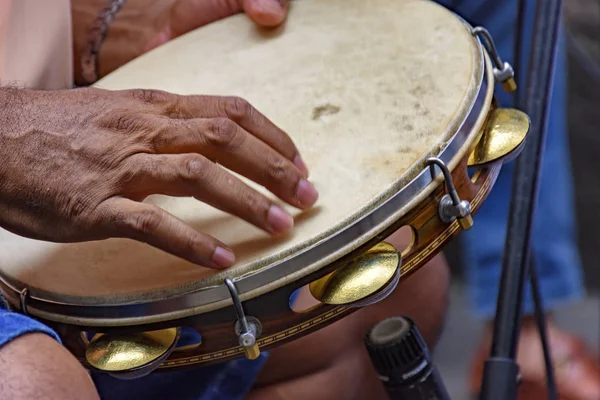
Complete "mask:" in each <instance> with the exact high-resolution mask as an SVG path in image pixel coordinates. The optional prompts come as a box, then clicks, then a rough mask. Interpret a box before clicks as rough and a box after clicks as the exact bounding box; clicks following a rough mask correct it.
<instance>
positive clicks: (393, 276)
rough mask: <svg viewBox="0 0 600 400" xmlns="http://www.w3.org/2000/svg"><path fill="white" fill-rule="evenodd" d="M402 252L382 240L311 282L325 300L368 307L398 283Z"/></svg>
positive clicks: (337, 303)
mask: <svg viewBox="0 0 600 400" xmlns="http://www.w3.org/2000/svg"><path fill="white" fill-rule="evenodd" d="M401 265H402V256H401V255H400V253H399V252H398V250H396V248H395V247H394V246H392V245H391V244H389V243H386V242H381V243H379V244H377V245H375V246H374V247H372V248H370V249H369V250H367V251H366V252H364V253H363V254H361V255H359V256H358V257H356V258H354V259H352V260H350V261H344V262H342V263H341V264H340V265H338V267H337V268H336V269H335V270H334V271H333V272H331V273H329V274H327V275H325V276H324V277H322V278H320V279H317V280H316V281H314V282H311V283H310V284H309V286H308V287H309V289H310V293H311V294H312V295H313V297H314V298H315V299H316V300H318V301H320V302H321V303H323V304H329V305H344V306H347V307H364V306H367V305H370V304H374V303H377V302H379V301H381V300H383V299H385V298H386V297H387V296H388V295H389V294H390V293H392V291H393V290H394V289H395V288H396V286H397V285H398V282H399V280H400V266H401Z"/></svg>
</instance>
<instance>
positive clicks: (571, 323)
mask: <svg viewBox="0 0 600 400" xmlns="http://www.w3.org/2000/svg"><path fill="white" fill-rule="evenodd" d="M563 5H564V20H565V21H564V22H565V26H566V30H567V35H568V55H569V110H568V118H569V140H570V147H571V162H572V166H571V167H572V170H573V175H574V180H575V196H576V197H575V206H576V213H577V223H578V241H579V250H580V256H581V259H582V263H583V267H584V274H585V282H586V289H587V297H586V298H585V299H584V300H583V301H581V302H578V303H574V304H572V305H569V306H566V307H563V308H560V309H558V310H557V311H556V313H555V318H556V319H555V321H556V322H557V323H558V324H559V325H560V327H561V328H563V329H565V330H567V331H570V332H574V333H577V334H579V335H580V336H581V337H582V338H583V339H585V340H586V341H587V343H588V344H589V345H590V346H591V347H592V348H593V349H594V350H596V351H598V350H599V349H600V265H599V264H600V263H599V259H600V210H599V206H600V1H598V0H568V1H564V2H563ZM446 256H447V258H448V260H449V262H450V264H451V266H452V270H453V284H452V292H451V299H450V301H451V304H450V310H449V315H448V319H447V321H446V327H445V331H444V334H443V337H442V340H441V342H440V343H439V345H438V347H437V348H436V354H435V357H436V363H437V366H438V367H439V369H440V372H441V374H442V375H443V377H444V380H445V382H446V385H447V386H448V389H449V391H450V392H451V393H450V394H451V396H452V398H453V399H457V400H462V399H465V400H466V399H468V398H469V394H468V386H467V385H468V373H469V366H470V362H471V359H472V356H473V355H474V354H473V353H474V352H475V351H476V350H477V349H476V348H475V347H476V345H475V344H476V343H477V344H478V343H479V341H480V338H481V335H482V332H483V328H484V325H483V322H482V321H481V320H479V319H476V318H475V317H474V316H472V315H471V314H470V313H469V309H468V307H467V299H466V289H465V288H464V280H463V271H462V269H461V268H460V252H459V251H458V246H457V243H452V244H451V245H450V246H448V248H447V250H446ZM467 343H469V344H473V345H468V346H467V345H465V344H467Z"/></svg>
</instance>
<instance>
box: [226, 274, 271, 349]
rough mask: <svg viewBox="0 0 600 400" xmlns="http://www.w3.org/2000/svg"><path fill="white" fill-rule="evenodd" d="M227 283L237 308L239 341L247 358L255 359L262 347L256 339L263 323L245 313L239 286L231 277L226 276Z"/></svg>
mask: <svg viewBox="0 0 600 400" xmlns="http://www.w3.org/2000/svg"><path fill="white" fill-rule="evenodd" d="M225 285H226V286H227V289H228V290H229V294H230V295H231V299H232V300H233V308H234V309H235V314H236V316H237V321H236V322H235V327H234V331H235V334H236V335H237V337H238V342H239V344H240V346H242V347H243V348H244V353H245V354H246V358H248V359H249V360H255V359H257V358H258V356H259V355H260V349H259V347H258V344H257V343H256V339H257V338H258V337H259V336H260V334H261V333H262V325H261V323H260V321H259V320H258V319H257V318H254V317H250V316H248V317H247V316H246V314H245V313H244V308H243V307H242V301H241V300H240V296H239V292H238V289H237V286H236V285H235V283H234V282H233V280H231V278H225Z"/></svg>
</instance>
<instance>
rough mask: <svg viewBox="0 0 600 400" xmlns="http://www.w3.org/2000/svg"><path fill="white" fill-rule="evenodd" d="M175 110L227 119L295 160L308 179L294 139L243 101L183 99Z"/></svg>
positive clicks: (213, 97) (209, 97)
mask: <svg viewBox="0 0 600 400" xmlns="http://www.w3.org/2000/svg"><path fill="white" fill-rule="evenodd" d="M172 111H175V112H176V113H179V116H182V115H183V116H185V117H186V118H214V117H224V118H228V119H230V120H232V121H233V122H235V123H236V124H238V125H239V126H240V127H242V128H243V129H245V130H246V131H247V132H249V133H251V134H252V135H254V136H255V137H257V138H258V139H260V140H261V141H263V142H265V143H266V144H268V145H269V146H270V147H272V148H273V149H275V150H276V151H277V152H279V153H280V154H282V155H283V156H284V157H285V158H287V159H288V160H290V161H292V162H293V163H294V164H295V165H296V167H298V168H299V169H300V170H301V171H302V172H303V173H304V174H305V175H306V176H308V170H307V168H306V165H305V164H304V162H303V161H302V158H301V156H300V154H299V152H298V149H297V148H296V145H295V144H294V142H293V141H292V139H291V138H290V137H289V136H288V135H287V134H286V133H285V132H284V131H283V130H281V129H280V128H279V127H277V126H276V125H275V124H274V123H273V122H271V121H270V120H269V119H268V118H267V117H265V116H264V115H263V114H262V113H260V112H259V111H258V110H256V109H255V108H254V107H253V106H252V105H251V104H250V103H248V102H247V101H246V100H244V99H241V98H239V97H215V96H181V97H180V98H179V99H178V101H177V104H176V105H175V107H174V110H173V109H172Z"/></svg>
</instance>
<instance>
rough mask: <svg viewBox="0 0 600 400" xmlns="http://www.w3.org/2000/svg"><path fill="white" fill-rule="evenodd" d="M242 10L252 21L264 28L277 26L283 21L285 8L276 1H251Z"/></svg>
mask: <svg viewBox="0 0 600 400" xmlns="http://www.w3.org/2000/svg"><path fill="white" fill-rule="evenodd" d="M244 8H245V9H246V13H247V14H248V15H249V16H250V17H251V18H252V19H254V20H255V21H256V22H258V24H259V25H262V26H265V27H274V26H278V25H280V24H281V23H282V22H283V20H284V19H285V8H284V7H283V6H282V5H281V3H280V2H279V1H277V0H253V1H251V2H249V6H248V7H244Z"/></svg>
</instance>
